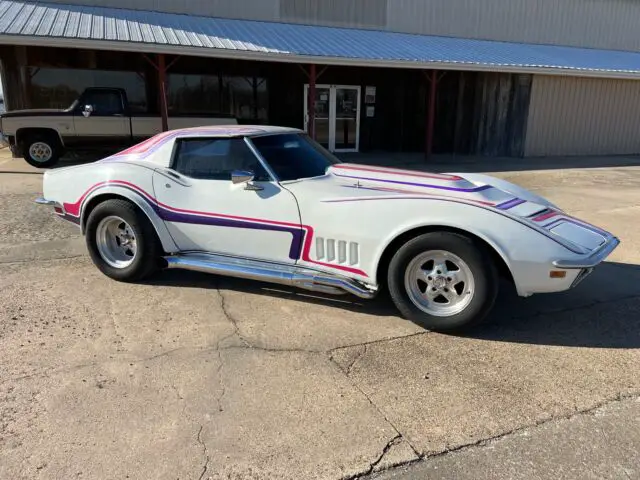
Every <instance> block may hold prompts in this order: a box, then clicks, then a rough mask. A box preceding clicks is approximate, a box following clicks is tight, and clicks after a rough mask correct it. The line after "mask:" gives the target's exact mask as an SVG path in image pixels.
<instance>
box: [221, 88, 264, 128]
mask: <svg viewBox="0 0 640 480" xmlns="http://www.w3.org/2000/svg"><path fill="white" fill-rule="evenodd" d="M222 85H223V97H222V98H223V102H224V109H225V111H226V112H228V113H230V114H231V115H233V116H234V117H236V118H237V119H238V120H242V121H244V123H248V122H251V123H266V122H267V118H268V116H267V105H268V96H267V82H266V80H265V79H264V78H258V77H223V79H222Z"/></svg>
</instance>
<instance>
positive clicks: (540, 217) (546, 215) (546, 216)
mask: <svg viewBox="0 0 640 480" xmlns="http://www.w3.org/2000/svg"><path fill="white" fill-rule="evenodd" d="M556 215H558V212H556V211H552V212H549V213H543V214H542V215H538V216H537V217H535V218H534V219H533V221H534V222H542V221H544V220H548V219H550V218H553V217H555V216H556Z"/></svg>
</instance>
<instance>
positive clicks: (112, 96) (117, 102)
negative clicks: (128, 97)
mask: <svg viewBox="0 0 640 480" xmlns="http://www.w3.org/2000/svg"><path fill="white" fill-rule="evenodd" d="M85 105H91V106H92V107H93V115H121V114H123V113H124V106H123V105H122V95H121V94H120V93H119V92H114V91H109V90H92V91H88V92H86V93H85V95H84V97H83V98H82V101H81V102H80V105H79V108H80V109H83V108H84V107H85Z"/></svg>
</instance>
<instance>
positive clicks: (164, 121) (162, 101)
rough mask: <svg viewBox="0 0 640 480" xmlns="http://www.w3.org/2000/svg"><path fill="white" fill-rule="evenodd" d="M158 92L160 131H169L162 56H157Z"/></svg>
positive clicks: (165, 81)
mask: <svg viewBox="0 0 640 480" xmlns="http://www.w3.org/2000/svg"><path fill="white" fill-rule="evenodd" d="M157 68H158V90H159V92H160V116H161V118H162V131H163V132H166V131H167V130H169V107H168V106H167V67H166V64H165V58H164V54H162V53H160V54H158V67H157Z"/></svg>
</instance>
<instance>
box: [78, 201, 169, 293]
mask: <svg viewBox="0 0 640 480" xmlns="http://www.w3.org/2000/svg"><path fill="white" fill-rule="evenodd" d="M85 238H86V242H87V248H88V250H89V255H90V256H91V259H92V260H93V263H94V264H95V265H96V267H98V269H99V270H100V271H101V272H102V273H104V274H105V275H107V276H108V277H110V278H113V279H114V280H118V281H121V282H136V281H140V280H142V279H144V278H146V277H148V276H149V275H151V274H153V273H155V272H156V271H157V270H158V268H159V258H160V254H161V248H160V246H159V242H158V238H157V235H156V232H155V230H154V228H153V225H151V222H150V221H149V219H148V218H147V217H146V215H144V213H142V212H141V211H140V210H139V209H138V208H137V207H136V206H135V205H133V204H132V203H130V202H128V201H126V200H119V199H113V200H106V201H104V202H102V203H100V204H98V206H96V207H95V208H94V209H93V211H92V212H91V214H90V215H89V218H88V220H87V228H86V232H85Z"/></svg>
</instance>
